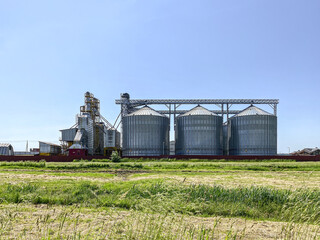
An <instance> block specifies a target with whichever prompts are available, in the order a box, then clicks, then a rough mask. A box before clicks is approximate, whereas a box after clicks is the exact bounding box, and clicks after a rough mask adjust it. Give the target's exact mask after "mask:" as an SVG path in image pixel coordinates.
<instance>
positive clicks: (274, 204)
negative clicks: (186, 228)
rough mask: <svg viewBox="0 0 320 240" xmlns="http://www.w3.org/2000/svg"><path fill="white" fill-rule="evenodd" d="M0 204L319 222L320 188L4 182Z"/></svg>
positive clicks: (0, 193)
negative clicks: (72, 206) (79, 206)
mask: <svg viewBox="0 0 320 240" xmlns="http://www.w3.org/2000/svg"><path fill="white" fill-rule="evenodd" d="M0 201H1V202H2V203H32V204H49V205H73V204H83V205H85V206H90V207H116V208H121V209H135V210H139V211H150V212H176V213H181V214H187V215H199V216H228V217H244V218H251V219H270V220H279V221H280V220H281V221H297V222H310V223H320V191H317V190H312V191H311V190H299V191H290V190H276V189H269V188H264V187H249V188H245V187H241V188H233V189H228V188H224V187H222V186H206V185H194V186H193V185H187V186H186V185H181V184H173V183H166V182H164V181H159V180H148V181H145V180H144V181H132V182H120V183H106V184H98V183H91V182H86V181H81V182H73V181H59V182H50V183H44V182H42V183H26V184H17V185H13V184H3V185H2V186H0Z"/></svg>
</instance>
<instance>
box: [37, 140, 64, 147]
mask: <svg viewBox="0 0 320 240" xmlns="http://www.w3.org/2000/svg"><path fill="white" fill-rule="evenodd" d="M39 143H44V144H47V145H50V146H56V147H61V146H60V145H58V144H54V143H49V142H43V141H39Z"/></svg>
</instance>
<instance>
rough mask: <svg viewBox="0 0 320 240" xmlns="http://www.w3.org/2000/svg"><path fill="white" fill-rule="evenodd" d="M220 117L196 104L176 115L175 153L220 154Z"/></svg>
mask: <svg viewBox="0 0 320 240" xmlns="http://www.w3.org/2000/svg"><path fill="white" fill-rule="evenodd" d="M222 147H223V143H222V117H220V116H218V115H216V114H214V113H213V112H210V111H209V110H207V109H205V108H204V107H201V106H197V107H195V108H193V109H191V110H190V111H189V112H187V113H185V114H182V115H180V116H178V117H177V126H176V154H177V155H221V154H222Z"/></svg>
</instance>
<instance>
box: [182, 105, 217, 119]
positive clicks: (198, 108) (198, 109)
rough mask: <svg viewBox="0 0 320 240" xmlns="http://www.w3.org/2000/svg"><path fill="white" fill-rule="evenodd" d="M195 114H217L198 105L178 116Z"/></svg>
mask: <svg viewBox="0 0 320 240" xmlns="http://www.w3.org/2000/svg"><path fill="white" fill-rule="evenodd" d="M195 115H198V116H200V115H201V116H208V115H212V116H217V114H215V113H213V112H211V111H209V110H208V109H206V108H204V107H202V106H200V105H198V106H196V107H194V108H192V109H191V110H190V111H188V112H186V113H184V114H182V115H180V116H178V117H184V116H195Z"/></svg>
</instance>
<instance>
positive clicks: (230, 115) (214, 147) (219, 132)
mask: <svg viewBox="0 0 320 240" xmlns="http://www.w3.org/2000/svg"><path fill="white" fill-rule="evenodd" d="M278 103H279V100H278V99H130V95H129V94H128V93H123V94H121V99H119V100H116V104H120V105H121V113H120V115H121V120H120V123H122V139H123V145H122V149H123V156H161V155H167V154H168V153H169V139H168V138H167V137H166V136H167V135H168V134H169V131H170V128H171V127H170V126H171V125H172V123H171V118H172V117H173V129H174V133H175V143H174V145H175V147H174V148H173V147H171V151H170V152H171V153H172V149H175V151H174V154H175V155H222V154H224V155H248V156H249V155H276V154H277V104H278ZM258 104H262V105H266V106H269V107H271V108H272V110H273V114H272V113H269V112H267V111H265V110H262V109H261V108H258V107H257V106H255V105H258ZM150 105H161V106H163V107H164V108H165V109H162V110H154V109H152V108H151V107H150ZM182 105H183V106H186V105H198V106H196V107H194V108H192V109H189V110H185V109H183V110H182V109H178V108H179V107H180V106H182ZM203 105H209V106H215V107H218V110H209V109H207V108H205V107H204V106H203ZM234 105H236V106H237V105H241V106H242V105H249V106H248V107H247V108H245V109H236V110H234V109H231V107H232V106H234ZM170 145H171V146H173V143H172V142H170Z"/></svg>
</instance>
